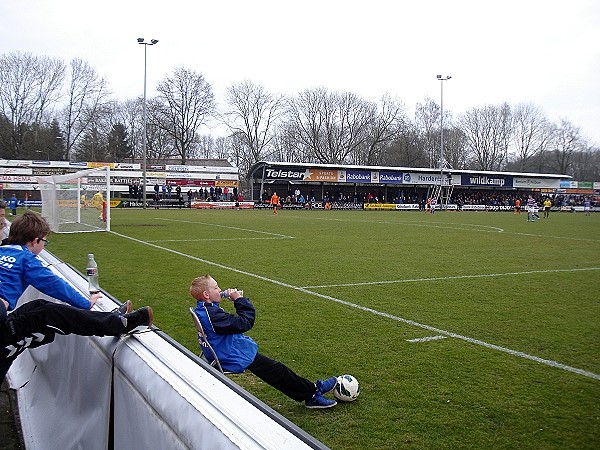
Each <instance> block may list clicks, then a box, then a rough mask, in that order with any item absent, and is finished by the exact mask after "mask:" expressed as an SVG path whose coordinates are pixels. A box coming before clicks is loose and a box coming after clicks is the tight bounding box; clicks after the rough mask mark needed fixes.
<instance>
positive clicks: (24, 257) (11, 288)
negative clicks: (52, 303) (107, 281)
mask: <svg viewBox="0 0 600 450" xmlns="http://www.w3.org/2000/svg"><path fill="white" fill-rule="evenodd" d="M30 285H31V286H33V287H34V288H36V289H37V290H38V291H40V292H43V293H44V294H46V295H49V296H50V297H54V298H56V299H57V300H61V301H63V302H66V303H69V304H70V305H73V306H75V307H77V308H82V309H89V308H90V307H91V306H92V304H91V303H90V301H89V300H88V299H87V298H85V297H84V296H83V295H82V294H81V293H80V292H79V291H78V290H76V289H75V288H74V287H73V286H71V285H70V284H69V283H67V282H66V281H65V280H63V279H62V278H61V277H59V276H58V275H56V274H55V273H54V272H52V270H51V269H50V268H49V267H48V266H47V265H45V263H44V262H43V261H42V260H41V259H39V258H38V257H37V256H36V255H34V254H33V253H31V252H30V251H29V249H28V248H27V247H25V246H24V245H2V246H0V297H1V298H3V299H5V300H6V301H7V302H8V303H9V304H10V306H9V309H10V310H12V309H14V308H15V306H17V301H18V300H19V298H20V297H21V295H22V294H23V292H25V289H27V288H28V287H29V286H30Z"/></svg>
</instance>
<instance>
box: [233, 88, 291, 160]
mask: <svg viewBox="0 0 600 450" xmlns="http://www.w3.org/2000/svg"><path fill="white" fill-rule="evenodd" d="M226 99H227V104H228V106H229V110H228V111H227V112H226V113H225V114H224V118H225V122H226V124H227V126H228V127H229V129H230V130H231V133H232V134H235V135H236V136H237V137H238V139H239V138H241V137H243V139H244V140H245V142H246V146H247V148H248V152H249V153H250V155H251V159H252V162H257V161H260V160H261V159H263V158H264V157H265V155H266V153H267V152H268V149H269V146H270V145H271V141H272V139H273V135H274V126H275V122H276V120H277V118H278V116H279V114H280V113H281V109H282V97H281V96H279V95H273V94H271V93H270V92H268V91H267V90H266V89H265V88H263V87H262V86H259V85H256V84H254V83H252V82H251V81H248V80H246V81H243V82H241V83H238V84H233V85H231V86H230V87H229V88H227V92H226Z"/></svg>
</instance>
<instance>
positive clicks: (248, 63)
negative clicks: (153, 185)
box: [0, 0, 600, 145]
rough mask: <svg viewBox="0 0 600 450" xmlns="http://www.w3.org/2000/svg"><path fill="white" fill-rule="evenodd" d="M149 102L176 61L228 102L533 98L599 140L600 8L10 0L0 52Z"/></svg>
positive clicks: (478, 0)
mask: <svg viewBox="0 0 600 450" xmlns="http://www.w3.org/2000/svg"><path fill="white" fill-rule="evenodd" d="M138 37H144V38H145V39H146V41H149V40H150V39H158V40H159V41H160V42H159V43H158V44H157V45H155V46H153V47H148V48H147V51H148V72H147V73H148V96H149V97H150V96H153V95H155V93H156V91H155V89H154V88H155V85H156V82H157V81H158V80H159V79H161V78H163V77H164V76H166V75H167V74H169V73H171V72H172V71H173V69H174V68H175V67H179V66H185V67H186V68H188V69H192V70H194V71H196V72H199V73H201V74H202V75H203V76H204V77H205V78H206V80H207V81H208V82H209V83H210V84H211V85H212V86H213V89H214V93H215V95H216V97H217V100H218V101H219V102H222V101H223V94H224V91H225V89H226V88H227V87H228V86H229V85H231V84H232V83H234V82H240V81H243V80H245V79H248V80H251V81H253V82H254V83H256V84H260V85H262V86H264V87H265V88H267V89H268V90H270V91H272V92H274V93H282V94H296V93H298V92H299V91H302V90H304V89H307V88H314V87H319V86H324V87H326V88H327V89H329V90H331V91H351V92H355V93H357V94H358V95H360V96H361V97H363V98H365V99H369V100H378V99H379V98H380V97H381V95H382V94H386V93H387V94H390V95H391V96H393V97H397V98H399V99H401V100H402V101H403V102H404V104H405V105H406V107H407V113H408V114H409V116H410V117H411V118H414V107H415V105H416V103H418V102H423V100H424V99H425V98H426V97H430V98H432V99H433V100H434V101H436V102H437V103H439V101H440V82H439V81H437V80H436V75H438V74H441V75H444V76H446V75H451V76H452V79H451V80H449V81H446V82H444V109H445V110H446V111H450V112H452V114H453V115H454V116H457V115H459V114H461V113H463V112H464V111H466V110H468V109H470V108H472V107H481V106H484V105H488V104H493V105H497V104H500V103H502V102H505V101H506V102H508V103H509V104H510V105H512V106H514V105H516V104H518V103H533V104H534V105H536V106H538V107H539V108H540V109H542V111H543V112H544V113H545V114H546V115H547V117H548V118H549V119H550V120H552V121H554V122H558V121H559V120H560V118H566V119H568V120H569V121H570V122H571V123H572V124H573V125H576V126H578V127H580V128H581V130H582V134H583V135H584V136H585V137H587V138H589V139H590V140H591V141H592V142H593V143H595V144H596V145H600V1H598V0H571V1H569V2H567V1H564V0H562V1H556V0H504V1H502V2H499V1H493V2H492V1H490V0H454V1H448V0H419V1H411V2H403V1H401V0H389V1H386V0H368V1H355V0H303V1H298V2H292V1H286V0H254V1H249V0H229V1H226V0H221V1H218V0H211V1H205V0H170V1H160V2H159V1H156V0H147V1H144V2H138V1H133V0H119V1H116V0H102V1H97V2H87V1H81V0H52V1H51V0H0V54H3V53H9V52H13V51H22V52H30V53H32V54H34V55H38V56H42V55H44V56H51V57H56V58H60V59H62V60H63V61H64V62H65V63H68V62H69V61H70V60H71V59H72V58H75V57H77V58H81V59H83V60H85V61H87V62H89V63H90V64H91V65H92V66H93V67H94V68H95V69H96V71H97V72H98V73H99V74H100V75H102V76H104V77H105V78H106V79H107V80H108V82H109V84H110V87H111V90H112V92H113V93H114V95H115V97H116V98H118V99H119V100H126V99H129V98H134V97H137V96H140V95H142V93H143V74H144V50H143V46H141V45H138V44H137V41H136V39H137V38H138Z"/></svg>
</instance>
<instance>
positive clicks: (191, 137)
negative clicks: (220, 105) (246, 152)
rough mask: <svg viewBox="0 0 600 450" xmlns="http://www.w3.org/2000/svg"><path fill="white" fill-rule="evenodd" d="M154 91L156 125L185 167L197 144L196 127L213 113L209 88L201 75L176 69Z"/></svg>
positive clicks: (212, 102)
mask: <svg viewBox="0 0 600 450" xmlns="http://www.w3.org/2000/svg"><path fill="white" fill-rule="evenodd" d="M157 90H158V92H159V99H158V100H159V102H158V103H157V106H158V107H159V109H158V110H157V113H158V114H159V115H160V116H161V117H160V120H158V121H157V125H158V126H160V127H163V129H164V130H165V131H166V132H167V133H168V134H169V135H170V136H171V138H172V141H173V144H174V147H175V151H176V153H177V154H178V156H180V157H181V164H185V163H186V161H187V159H188V158H189V157H190V155H191V154H193V152H194V148H195V146H197V144H198V140H197V133H198V131H199V129H200V127H201V126H202V125H203V124H205V122H206V120H207V119H208V118H209V117H211V116H212V115H213V114H214V113H215V110H216V105H215V99H214V96H213V92H212V87H211V85H210V84H209V83H208V82H207V81H206V80H205V79H204V77H203V76H202V75H201V74H199V73H196V72H194V71H193V70H189V69H186V68H184V67H178V68H176V69H175V71H174V72H173V74H172V75H171V76H167V77H165V78H164V79H163V80H162V81H160V82H159V83H158V86H157Z"/></svg>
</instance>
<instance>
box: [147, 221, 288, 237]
mask: <svg viewBox="0 0 600 450" xmlns="http://www.w3.org/2000/svg"><path fill="white" fill-rule="evenodd" d="M155 219H156V220H164V221H167V222H183V223H193V224H197V225H207V226H209V227H218V228H227V229H229V230H237V231H248V232H249V233H258V234H268V235H269V236H276V237H279V238H285V239H294V236H288V235H286V234H277V233H269V232H268V231H259V230H250V229H248V228H240V227H231V226H229V225H219V224H217V223H207V222H196V221H194V220H178V219H164V218H162V217H155Z"/></svg>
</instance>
